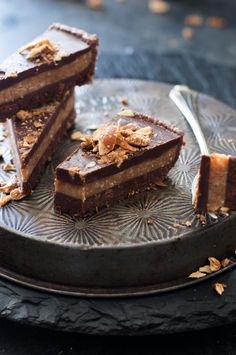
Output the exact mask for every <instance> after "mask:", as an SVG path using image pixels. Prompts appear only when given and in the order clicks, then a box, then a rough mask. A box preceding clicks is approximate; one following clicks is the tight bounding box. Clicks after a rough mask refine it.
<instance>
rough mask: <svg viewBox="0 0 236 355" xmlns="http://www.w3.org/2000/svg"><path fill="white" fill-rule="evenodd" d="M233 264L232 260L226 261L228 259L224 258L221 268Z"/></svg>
mask: <svg viewBox="0 0 236 355" xmlns="http://www.w3.org/2000/svg"><path fill="white" fill-rule="evenodd" d="M232 263H233V262H232V260H230V259H228V258H225V259H223V260H222V261H221V266H222V267H227V266H229V265H230V264H232Z"/></svg>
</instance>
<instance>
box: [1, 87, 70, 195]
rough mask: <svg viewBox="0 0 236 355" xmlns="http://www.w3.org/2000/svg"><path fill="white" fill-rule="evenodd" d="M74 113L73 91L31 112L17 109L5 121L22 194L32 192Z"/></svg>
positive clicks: (68, 126)
mask: <svg viewBox="0 0 236 355" xmlns="http://www.w3.org/2000/svg"><path fill="white" fill-rule="evenodd" d="M75 116H76V114H75V110H74V92H73V90H72V91H67V92H66V93H65V94H64V96H63V99H62V100H61V102H58V101H53V102H52V103H50V104H47V105H44V106H41V107H40V108H37V109H32V110H30V111H26V110H20V111H18V112H17V114H16V117H15V118H14V119H8V120H7V123H6V130H7V135H8V139H9V142H10V146H11V150H12V155H13V162H14V165H15V168H16V172H17V180H18V187H19V191H20V192H21V194H22V195H29V194H30V193H31V192H32V189H34V187H35V185H36V184H37V182H38V180H39V178H40V175H41V173H42V171H43V168H44V166H45V163H46V161H47V160H48V159H49V158H50V157H51V155H52V153H53V151H54V150H55V149H56V147H57V143H58V142H59V141H60V140H61V138H62V136H63V134H65V133H66V132H67V130H68V129H69V128H70V127H71V126H72V124H73V122H74V119H75ZM1 190H2V189H1ZM2 191H4V187H3V190H2Z"/></svg>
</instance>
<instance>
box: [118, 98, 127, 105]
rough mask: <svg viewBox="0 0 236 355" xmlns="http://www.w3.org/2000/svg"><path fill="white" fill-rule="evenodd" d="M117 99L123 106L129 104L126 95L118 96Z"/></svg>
mask: <svg viewBox="0 0 236 355" xmlns="http://www.w3.org/2000/svg"><path fill="white" fill-rule="evenodd" d="M119 101H120V103H121V104H122V105H125V106H127V105H128V104H129V100H128V98H127V97H126V96H122V97H120V98H119Z"/></svg>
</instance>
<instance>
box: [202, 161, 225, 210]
mask: <svg viewBox="0 0 236 355" xmlns="http://www.w3.org/2000/svg"><path fill="white" fill-rule="evenodd" d="M228 166H229V157H228V156H226V155H224V154H212V155H211V157H210V174H209V183H208V186H209V187H208V200H207V209H208V211H217V210H219V209H220V208H221V207H223V206H224V205H225V194H226V186H227V175H228Z"/></svg>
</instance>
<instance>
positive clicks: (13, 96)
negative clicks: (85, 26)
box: [0, 24, 98, 204]
mask: <svg viewBox="0 0 236 355" xmlns="http://www.w3.org/2000/svg"><path fill="white" fill-rule="evenodd" d="M97 45H98V38H97V36H95V35H90V34H88V33H86V32H84V31H82V30H78V29H76V28H70V27H68V26H64V25H60V24H53V25H52V26H50V27H49V29H48V30H47V31H46V32H44V33H43V34H42V35H40V36H39V37H37V38H36V39H35V40H34V41H32V42H31V43H30V44H28V45H26V46H24V47H22V48H21V49H20V50H19V51H18V52H16V53H14V54H13V55H11V56H10V57H8V58H7V59H6V60H5V61H4V62H3V63H2V64H1V65H0V120H1V121H7V124H6V130H7V135H8V138H9V141H10V145H11V150H12V154H13V162H14V165H15V167H16V171H17V180H18V188H17V192H18V193H17V194H16V191H10V190H11V188H10V187H9V184H8V187H7V188H6V186H5V185H4V184H3V186H1V187H0V190H1V191H3V192H11V195H12V198H14V197H16V196H17V197H18V198H20V197H22V196H24V195H28V194H30V193H31V192H32V189H34V187H35V185H36V183H37V182H38V180H39V177H40V175H41V173H42V171H43V168H44V166H45V163H46V161H47V160H48V159H49V158H50V156H51V154H52V153H53V151H54V150H55V149H56V147H57V143H58V142H59V141H60V140H61V138H62V136H63V134H65V133H66V131H67V130H68V129H69V128H70V127H71V126H72V124H73V122H74V119H75V110H74V86H75V85H83V84H86V83H89V82H90V81H91V79H92V77H93V74H94V70H95V64H96V56H97ZM15 187H16V183H15V182H14V183H13V184H12V189H13V188H14V189H15ZM7 200H10V198H7ZM2 201H3V202H2V204H4V199H2Z"/></svg>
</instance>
